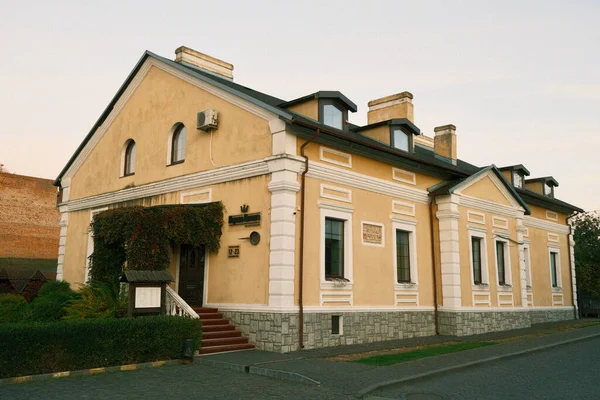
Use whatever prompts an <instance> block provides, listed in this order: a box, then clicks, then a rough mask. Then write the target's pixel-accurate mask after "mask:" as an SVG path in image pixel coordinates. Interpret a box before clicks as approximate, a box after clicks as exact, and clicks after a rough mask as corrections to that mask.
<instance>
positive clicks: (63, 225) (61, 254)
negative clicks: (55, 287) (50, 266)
mask: <svg viewBox="0 0 600 400" xmlns="http://www.w3.org/2000/svg"><path fill="white" fill-rule="evenodd" d="M58 210H59V211H60V222H59V226H60V239H59V242H58V263H57V265H56V280H57V281H62V280H63V264H64V262H65V245H66V243H67V226H68V225H69V213H68V211H67V208H66V207H65V206H61V207H59V208H58Z"/></svg>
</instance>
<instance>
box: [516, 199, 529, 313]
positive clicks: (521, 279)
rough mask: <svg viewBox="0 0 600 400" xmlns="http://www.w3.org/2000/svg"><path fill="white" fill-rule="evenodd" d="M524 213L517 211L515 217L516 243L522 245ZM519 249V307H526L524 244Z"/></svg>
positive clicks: (524, 229)
mask: <svg viewBox="0 0 600 400" xmlns="http://www.w3.org/2000/svg"><path fill="white" fill-rule="evenodd" d="M523 215H524V212H522V211H519V215H518V216H517V242H519V243H523V240H524V237H523V233H524V232H525V231H526V230H527V229H526V228H525V226H524V225H523ZM518 249H519V282H521V307H527V305H528V302H527V269H526V267H525V247H524V243H523V244H519V245H518Z"/></svg>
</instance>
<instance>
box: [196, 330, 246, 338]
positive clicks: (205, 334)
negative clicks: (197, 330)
mask: <svg viewBox="0 0 600 400" xmlns="http://www.w3.org/2000/svg"><path fill="white" fill-rule="evenodd" d="M232 337H242V332H238V331H234V330H231V331H217V332H203V333H202V340H204V339H224V338H232Z"/></svg>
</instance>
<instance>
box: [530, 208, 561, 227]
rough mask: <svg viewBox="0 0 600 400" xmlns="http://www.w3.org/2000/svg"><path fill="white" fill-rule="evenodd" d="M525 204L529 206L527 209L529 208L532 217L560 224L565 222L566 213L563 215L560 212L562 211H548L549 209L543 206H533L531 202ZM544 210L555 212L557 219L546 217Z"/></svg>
mask: <svg viewBox="0 0 600 400" xmlns="http://www.w3.org/2000/svg"><path fill="white" fill-rule="evenodd" d="M527 206H528V207H529V210H531V216H532V217H534V218H538V219H541V220H544V221H547V222H554V223H556V224H560V225H566V224H567V215H565V214H562V213H559V212H556V211H549V210H546V209H545V208H542V207H538V206H534V205H531V204H528V205H527ZM546 211H549V212H550V213H556V215H557V220H558V221H554V220H551V219H548V217H547V215H546Z"/></svg>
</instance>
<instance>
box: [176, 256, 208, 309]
mask: <svg viewBox="0 0 600 400" xmlns="http://www.w3.org/2000/svg"><path fill="white" fill-rule="evenodd" d="M204 257H205V252H204V246H198V247H194V246H189V245H181V247H180V249H179V295H180V296H181V297H182V298H183V299H184V300H185V301H186V302H187V303H188V304H189V305H191V306H201V305H202V298H203V297H202V296H203V293H204Z"/></svg>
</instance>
